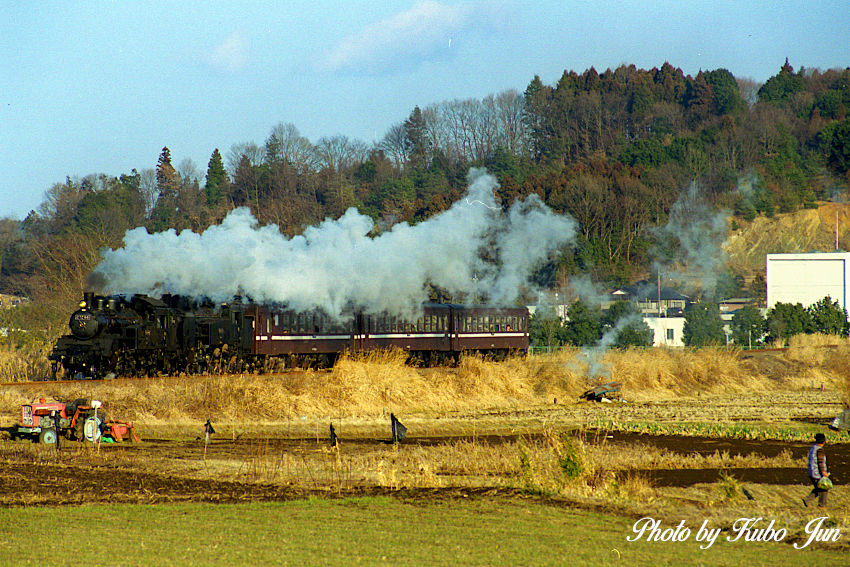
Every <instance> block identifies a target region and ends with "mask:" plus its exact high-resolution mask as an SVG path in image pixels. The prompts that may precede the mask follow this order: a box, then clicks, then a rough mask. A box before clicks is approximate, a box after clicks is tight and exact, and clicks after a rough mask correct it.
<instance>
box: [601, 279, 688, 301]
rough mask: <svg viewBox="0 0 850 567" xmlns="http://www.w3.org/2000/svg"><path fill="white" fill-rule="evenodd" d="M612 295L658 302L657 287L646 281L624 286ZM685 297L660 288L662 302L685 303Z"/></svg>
mask: <svg viewBox="0 0 850 567" xmlns="http://www.w3.org/2000/svg"><path fill="white" fill-rule="evenodd" d="M611 294H612V295H620V296H626V297H628V298H629V299H634V300H637V301H652V300H655V301H658V285H657V284H655V283H652V282H648V281H642V282H637V283H635V284H633V285H624V286H621V287H618V288H617V289H615V290H614V291H612V292H611ZM688 299H690V298H689V297H688V296H687V295H682V294H681V293H679V292H678V291H676V290H675V289H672V288H669V287H664V286H661V300H662V301H687V300H688Z"/></svg>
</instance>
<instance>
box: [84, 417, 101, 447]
mask: <svg viewBox="0 0 850 567" xmlns="http://www.w3.org/2000/svg"><path fill="white" fill-rule="evenodd" d="M100 424H101V418H100V417H95V416H91V417H89V418H86V421H85V425H84V426H83V432H84V433H83V436H84V437H85V439H86V441H90V442H92V443H94V442H95V441H97V440H98V439H100Z"/></svg>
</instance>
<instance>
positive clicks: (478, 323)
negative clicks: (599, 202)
mask: <svg viewBox="0 0 850 567" xmlns="http://www.w3.org/2000/svg"><path fill="white" fill-rule="evenodd" d="M475 330H477V331H478V332H479V333H481V332H483V331H484V319H483V318H482V317H476V318H475Z"/></svg>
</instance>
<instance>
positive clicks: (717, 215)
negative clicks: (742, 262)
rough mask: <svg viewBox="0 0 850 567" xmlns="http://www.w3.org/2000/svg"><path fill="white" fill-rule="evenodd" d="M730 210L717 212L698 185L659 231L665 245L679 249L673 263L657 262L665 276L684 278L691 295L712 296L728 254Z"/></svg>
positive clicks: (658, 268)
mask: <svg viewBox="0 0 850 567" xmlns="http://www.w3.org/2000/svg"><path fill="white" fill-rule="evenodd" d="M729 215H730V213H729V211H726V210H722V211H717V210H715V209H713V208H712V207H711V206H710V205H709V204H708V203H707V202H706V201H705V200H704V199H703V198H702V196H701V195H700V191H699V187H698V186H697V184H696V183H693V184H691V186H690V187H689V188H688V191H686V192H685V193H683V194H682V196H681V197H679V200H678V201H676V203H674V204H673V207H672V208H671V209H670V217H669V219H668V221H667V224H666V225H664V226H662V227H659V228H657V229H655V231H654V232H655V234H656V236H657V237H658V240H659V241H660V242H661V243H662V246H670V245H672V246H673V248H675V250H674V252H673V257H672V259H670V260H667V261H665V260H663V259H661V260H657V261H656V262H655V268H656V270H658V271H659V272H662V273H663V274H664V275H665V277H671V278H673V279H684V280H685V282H684V288H685V289H686V290H687V291H688V292H689V293H698V292H702V293H703V294H704V295H706V296H709V297H710V296H712V295H713V294H714V289H715V287H716V285H717V278H718V276H719V275H720V272H721V271H722V269H723V265H724V263H725V261H726V255H725V253H724V252H723V248H722V244H723V241H724V240H725V239H726V234H727V232H728V230H729Z"/></svg>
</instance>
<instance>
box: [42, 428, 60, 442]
mask: <svg viewBox="0 0 850 567" xmlns="http://www.w3.org/2000/svg"><path fill="white" fill-rule="evenodd" d="M38 440H39V442H41V443H44V444H45V445H53V444H55V443H56V430H55V429H42V430H41V433H40V434H39V435H38Z"/></svg>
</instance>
